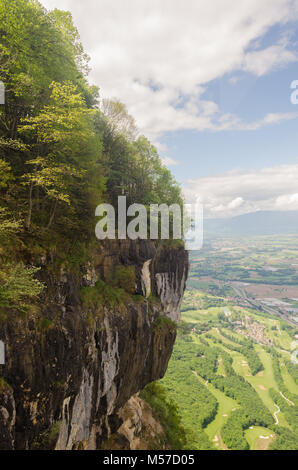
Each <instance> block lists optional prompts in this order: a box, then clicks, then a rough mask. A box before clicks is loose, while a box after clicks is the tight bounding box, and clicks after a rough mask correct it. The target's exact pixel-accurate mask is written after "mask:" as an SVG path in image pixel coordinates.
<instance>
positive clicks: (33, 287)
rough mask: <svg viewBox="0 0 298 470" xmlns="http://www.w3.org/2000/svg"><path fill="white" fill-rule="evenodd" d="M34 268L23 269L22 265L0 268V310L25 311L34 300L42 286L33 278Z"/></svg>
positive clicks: (35, 269)
mask: <svg viewBox="0 0 298 470" xmlns="http://www.w3.org/2000/svg"><path fill="white" fill-rule="evenodd" d="M38 270H39V269H38V268H35V267H32V266H31V267H25V266H24V265H23V264H22V263H19V264H16V265H6V266H1V268H0V309H1V310H3V309H9V308H16V309H18V310H20V311H25V310H26V309H27V308H28V307H29V306H30V300H31V299H34V298H36V297H37V296H38V295H39V294H40V293H41V292H42V290H43V289H44V285H43V284H42V283H41V282H40V281H39V280H38V279H36V278H35V277H34V274H35V273H36V272H37V271H38Z"/></svg>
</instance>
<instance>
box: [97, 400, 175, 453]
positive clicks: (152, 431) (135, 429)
mask: <svg viewBox="0 0 298 470" xmlns="http://www.w3.org/2000/svg"><path fill="white" fill-rule="evenodd" d="M118 415H119V417H120V418H121V420H122V425H121V426H120V428H119V429H118V431H117V433H115V434H113V435H112V436H111V437H110V438H109V439H108V440H107V441H106V442H105V443H104V446H103V448H104V449H109V450H120V449H125V450H154V449H156V450H166V449H169V445H168V443H167V437H166V434H165V431H164V429H163V428H162V426H161V424H160V423H159V422H158V421H157V420H156V419H155V418H154V416H153V415H154V413H153V411H152V409H151V407H150V406H149V405H148V403H146V402H145V401H144V400H142V399H141V398H140V397H139V395H138V394H137V395H134V396H133V397H131V398H130V399H129V400H128V402H127V403H126V404H125V405H124V407H123V408H121V409H120V411H119V412H118Z"/></svg>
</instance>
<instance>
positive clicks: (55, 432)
mask: <svg viewBox="0 0 298 470" xmlns="http://www.w3.org/2000/svg"><path fill="white" fill-rule="evenodd" d="M60 425H61V423H60V422H57V423H54V424H53V425H52V426H51V427H50V428H49V429H47V430H46V431H44V432H43V433H42V434H40V436H39V437H38V438H37V439H36V440H35V442H34V444H33V446H32V448H33V450H54V448H55V445H56V443H57V439H58V437H59V432H60Z"/></svg>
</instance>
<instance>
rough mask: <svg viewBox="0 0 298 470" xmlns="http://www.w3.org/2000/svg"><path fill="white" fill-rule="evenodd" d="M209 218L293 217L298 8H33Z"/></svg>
mask: <svg viewBox="0 0 298 470" xmlns="http://www.w3.org/2000/svg"><path fill="white" fill-rule="evenodd" d="M41 3H42V4H43V5H44V6H45V7H46V8H48V9H53V8H60V9H65V10H69V11H71V13H72V14H73V17H74V21H75V24H76V25H77V27H78V29H79V32H80V34H81V38H82V42H83V44H84V47H85V49H86V51H87V52H88V54H89V55H90V56H91V67H92V72H91V74H90V81H91V82H93V83H95V84H96V85H98V86H99V87H100V90H101V95H102V96H103V97H117V98H119V99H120V100H121V101H123V102H124V103H125V104H126V105H127V107H128V110H129V112H130V113H131V114H132V115H133V116H134V117H135V119H136V121H137V125H138V128H139V129H140V132H141V133H143V134H145V135H146V136H148V137H149V138H150V139H151V140H152V142H153V143H154V144H155V145H156V146H157V148H158V150H159V152H160V155H161V156H162V158H163V159H164V163H165V164H166V165H167V166H169V168H171V170H172V172H173V173H174V175H175V176H176V179H177V180H178V181H179V182H180V183H181V184H182V186H183V189H184V191H185V194H186V196H187V198H188V200H189V201H191V200H193V199H194V198H195V197H200V198H201V200H202V201H203V202H204V205H205V210H206V214H207V215H208V216H210V217H222V216H231V215H237V214H241V213H245V212H249V211H254V210H260V209H270V210H273V209H274V210H276V209H278V210H289V209H295V210H296V209H297V210H298V187H297V186H298V184H297V182H298V105H295V104H292V102H291V99H290V98H291V93H292V92H293V90H291V88H290V86H291V83H292V81H293V80H296V79H297V80H298V67H297V64H298V48H297V45H298V29H297V25H298V0H238V1H235V0H212V1H207V0H187V1H185V0H184V1H182V0H150V1H149V0H84V2H80V1H78V0H42V2H41Z"/></svg>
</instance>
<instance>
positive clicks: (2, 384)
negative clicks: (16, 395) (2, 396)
mask: <svg viewBox="0 0 298 470" xmlns="http://www.w3.org/2000/svg"><path fill="white" fill-rule="evenodd" d="M9 389H10V385H9V384H8V383H7V382H6V381H5V380H4V379H3V378H2V377H0V393H1V392H4V391H5V390H9Z"/></svg>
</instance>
